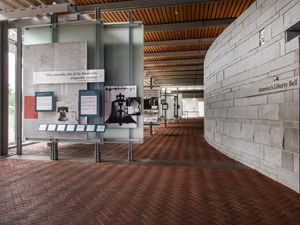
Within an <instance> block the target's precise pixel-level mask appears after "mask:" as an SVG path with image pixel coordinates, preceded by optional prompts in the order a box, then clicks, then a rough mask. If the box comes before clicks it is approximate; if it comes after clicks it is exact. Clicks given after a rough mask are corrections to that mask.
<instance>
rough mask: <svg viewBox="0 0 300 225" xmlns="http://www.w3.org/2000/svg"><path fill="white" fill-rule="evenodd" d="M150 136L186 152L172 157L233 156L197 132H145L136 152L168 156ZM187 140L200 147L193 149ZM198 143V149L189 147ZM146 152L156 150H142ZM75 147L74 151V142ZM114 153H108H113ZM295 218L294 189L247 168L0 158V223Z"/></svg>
mask: <svg viewBox="0 0 300 225" xmlns="http://www.w3.org/2000/svg"><path fill="white" fill-rule="evenodd" d="M196 122H197V121H196ZM198 122H199V121H198ZM182 123H184V121H183V122H182ZM200 123H201V121H200ZM174 126H175V127H176V125H174ZM160 129H162V130H163V129H164V128H163V127H162V128H160ZM165 129H172V128H165ZM162 132H163V131H162ZM173 132H175V131H173ZM176 135H178V134H176ZM172 138H174V139H172ZM178 138H179V141H176V140H178ZM180 138H181V139H180ZM185 138H187V139H188V140H185ZM147 139H149V140H147ZM152 139H153V141H151V140H152ZM156 139H157V140H156ZM198 139H200V140H202V141H198V142H197V140H198ZM182 141H185V142H184V143H185V144H186V145H187V144H189V145H187V147H186V148H182V149H180V148H177V147H176V146H175V145H176V144H179V143H180V142H182ZM152 142H155V143H156V144H161V145H162V146H163V145H164V143H165V142H166V146H168V145H169V147H167V148H165V151H167V152H168V151H169V154H170V155H172V154H173V153H172V151H173V150H174V151H175V152H176V151H186V152H187V153H185V154H182V155H181V154H179V153H177V154H174V156H172V157H171V159H172V160H173V159H175V160H177V161H188V160H189V159H191V158H193V157H195V159H194V158H193V160H195V161H197V160H198V161H199V162H203V161H202V159H203V160H204V161H207V162H214V163H218V162H219V163H237V162H235V161H233V160H231V159H225V158H226V157H225V156H222V157H220V154H219V153H218V152H216V150H214V149H213V148H211V147H210V148H205V147H201V146H200V145H202V144H203V145H205V141H204V140H203V137H197V136H194V137H191V136H182V137H180V136H174V137H173V136H148V137H145V144H142V145H135V146H134V151H135V158H137V157H139V159H151V157H155V158H156V159H158V158H159V157H161V159H160V160H169V159H170V158H169V154H167V153H164V154H159V151H162V150H163V149H162V148H163V147H161V148H159V150H155V149H153V148H155V145H150V144H151V143H152ZM172 143H173V144H172ZM193 143H197V144H199V146H196V147H194V148H193V147H191V146H192V145H193ZM149 145H150V146H149ZM80 146H81V147H83V146H88V145H80ZM138 146H140V147H138ZM73 147H75V146H74V145H73ZM181 147H182V146H181ZM183 147H184V145H183ZM44 148H45V149H47V147H44ZM61 148H62V149H63V148H67V149H68V150H67V151H66V152H68V154H70V152H71V149H70V148H72V147H71V146H69V145H65V146H61ZM109 148H111V149H110V150H108V152H112V151H114V150H116V149H117V148H118V147H117V145H116V146H113V147H109ZM197 148H198V149H199V151H200V152H202V153H201V154H197V153H195V152H196V151H197ZM124 150H125V151H126V146H124V149H122V151H124ZM84 151H87V150H84ZM151 151H157V152H158V153H156V154H154V155H151V154H146V153H144V152H151ZM62 152H64V150H62ZM75 152H77V153H80V151H79V149H77V148H76V151H75ZM104 152H105V146H104V147H103V154H106V153H104ZM120 152H121V150H119V151H117V153H116V154H113V153H109V154H110V156H117V154H118V153H120ZM210 152H216V153H215V154H211V153H210ZM62 154H63V153H60V155H62ZM109 154H108V155H109ZM188 154H192V156H188ZM206 154H208V155H209V157H206ZM219 157H220V161H218V158H219ZM119 158H122V157H119ZM299 221H300V195H299V194H297V193H296V192H294V191H292V190H290V189H288V188H286V187H284V186H283V185H281V184H279V183H277V182H275V181H273V180H271V179H269V178H267V177H265V176H263V175H262V174H260V173H258V172H256V171H254V170H251V169H248V170H240V169H215V168H213V169H210V168H197V167H176V166H159V165H133V164H118V163H97V164H96V163H78V162H67V161H37V160H22V159H10V158H5V159H0V224H5V225H6V224H55V225H56V224H58V225H59V224H84V225H85V224H184V225H185V224H300V223H299Z"/></svg>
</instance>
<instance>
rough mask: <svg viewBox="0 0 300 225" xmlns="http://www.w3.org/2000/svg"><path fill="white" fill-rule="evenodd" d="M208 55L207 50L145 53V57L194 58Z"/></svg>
mask: <svg viewBox="0 0 300 225" xmlns="http://www.w3.org/2000/svg"><path fill="white" fill-rule="evenodd" d="M206 53H207V50H196V51H177V52H155V53H144V57H168V56H193V55H205V54H206Z"/></svg>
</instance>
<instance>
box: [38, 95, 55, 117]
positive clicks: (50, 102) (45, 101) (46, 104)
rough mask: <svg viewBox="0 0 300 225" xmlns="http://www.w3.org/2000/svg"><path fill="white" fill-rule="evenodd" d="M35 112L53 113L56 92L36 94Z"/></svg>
mask: <svg viewBox="0 0 300 225" xmlns="http://www.w3.org/2000/svg"><path fill="white" fill-rule="evenodd" d="M35 111H36V112H53V111H54V92H53V91H50V92H36V93H35Z"/></svg>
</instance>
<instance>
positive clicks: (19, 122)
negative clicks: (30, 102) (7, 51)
mask: <svg viewBox="0 0 300 225" xmlns="http://www.w3.org/2000/svg"><path fill="white" fill-rule="evenodd" d="M16 123H17V129H16V136H17V138H16V139H17V143H16V144H17V154H18V155H22V142H23V138H22V28H18V30H17V57H16Z"/></svg>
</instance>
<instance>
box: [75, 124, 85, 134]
mask: <svg viewBox="0 0 300 225" xmlns="http://www.w3.org/2000/svg"><path fill="white" fill-rule="evenodd" d="M85 126H86V125H85V124H78V125H77V126H76V130H75V131H76V132H84V131H85Z"/></svg>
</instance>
